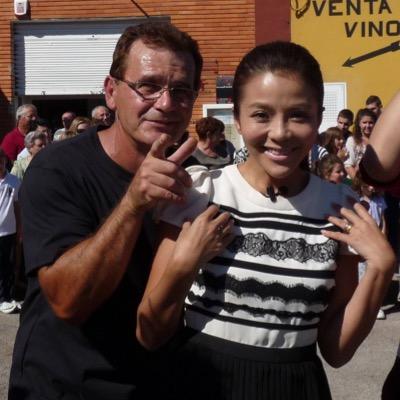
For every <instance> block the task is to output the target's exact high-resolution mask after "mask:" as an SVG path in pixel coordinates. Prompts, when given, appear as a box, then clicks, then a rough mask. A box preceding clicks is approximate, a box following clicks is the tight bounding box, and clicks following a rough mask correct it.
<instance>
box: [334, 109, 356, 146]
mask: <svg viewBox="0 0 400 400" xmlns="http://www.w3.org/2000/svg"><path fill="white" fill-rule="evenodd" d="M336 122H337V125H336V126H337V127H338V128H339V129H340V130H341V131H342V132H343V138H344V140H345V141H346V140H347V138H348V137H349V136H350V135H351V132H350V127H351V126H352V125H353V122H354V114H353V111H351V110H349V109H347V108H344V109H343V110H340V111H339V113H338V116H337V120H336Z"/></svg>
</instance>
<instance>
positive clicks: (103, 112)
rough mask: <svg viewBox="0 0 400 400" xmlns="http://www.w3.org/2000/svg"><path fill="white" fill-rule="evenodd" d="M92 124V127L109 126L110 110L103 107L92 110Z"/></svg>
mask: <svg viewBox="0 0 400 400" xmlns="http://www.w3.org/2000/svg"><path fill="white" fill-rule="evenodd" d="M92 122H93V125H103V126H110V125H111V113H110V110H109V109H108V108H107V107H105V106H97V107H95V108H93V110H92Z"/></svg>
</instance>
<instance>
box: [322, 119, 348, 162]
mask: <svg viewBox="0 0 400 400" xmlns="http://www.w3.org/2000/svg"><path fill="white" fill-rule="evenodd" d="M323 146H324V147H325V149H326V150H327V151H328V153H329V154H335V155H336V156H338V157H339V158H340V159H341V160H342V161H345V160H346V159H347V157H348V156H349V153H348V151H347V150H346V148H345V147H344V136H343V131H341V130H340V129H339V128H337V127H332V128H328V129H327V130H326V131H325V132H324V143H323Z"/></svg>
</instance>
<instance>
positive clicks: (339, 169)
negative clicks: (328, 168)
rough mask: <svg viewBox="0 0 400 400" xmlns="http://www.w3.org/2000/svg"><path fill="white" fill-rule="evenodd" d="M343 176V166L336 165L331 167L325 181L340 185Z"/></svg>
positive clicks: (344, 174) (344, 173)
mask: <svg viewBox="0 0 400 400" xmlns="http://www.w3.org/2000/svg"><path fill="white" fill-rule="evenodd" d="M345 176H346V172H345V170H344V168H343V165H342V164H339V163H336V164H335V165H334V166H333V169H332V172H331V173H330V175H329V176H328V177H327V179H328V181H329V182H332V183H342V182H343V179H344V178H345Z"/></svg>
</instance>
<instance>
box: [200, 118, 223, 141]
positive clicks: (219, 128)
mask: <svg viewBox="0 0 400 400" xmlns="http://www.w3.org/2000/svg"><path fill="white" fill-rule="evenodd" d="M224 130H225V125H224V123H223V122H222V121H220V120H219V119H217V118H214V117H204V118H201V119H199V120H198V121H197V122H196V133H197V136H198V137H199V140H201V141H205V140H206V139H207V138H209V137H210V136H213V135H219V134H221V133H222V132H223V131H224Z"/></svg>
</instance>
